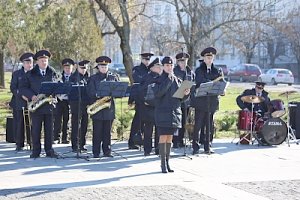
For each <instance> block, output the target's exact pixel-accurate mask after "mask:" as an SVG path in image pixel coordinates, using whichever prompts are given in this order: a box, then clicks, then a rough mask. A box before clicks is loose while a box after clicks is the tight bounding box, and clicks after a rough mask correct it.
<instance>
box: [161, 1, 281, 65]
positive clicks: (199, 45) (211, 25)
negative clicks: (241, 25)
mask: <svg viewBox="0 0 300 200" xmlns="http://www.w3.org/2000/svg"><path fill="white" fill-rule="evenodd" d="M161 1H164V2H168V3H170V4H172V5H174V6H175V8H176V13H177V17H178V22H179V28H180V32H181V35H182V37H183V40H184V43H185V45H186V48H187V50H188V52H189V54H190V55H191V58H190V60H189V65H190V66H193V64H194V63H195V58H196V57H197V54H198V53H199V52H198V51H199V50H201V49H203V48H205V47H206V46H210V45H212V46H214V45H215V41H216V38H220V37H221V35H222V34H224V31H228V28H229V27H232V26H235V25H236V24H237V23H238V22H245V21H253V22H255V21H259V20H260V18H259V17H260V16H261V15H260V14H261V13H263V12H264V11H265V10H266V9H267V8H268V7H269V6H270V5H273V4H275V3H276V2H278V1H280V0H275V1H272V2H266V3H264V4H261V5H260V6H257V5H256V4H257V1H250V0H243V1H240V0H230V1H204V0H161ZM185 21H188V23H185ZM221 28H223V29H222V30H221ZM225 28H227V30H226V29H225ZM253 36H254V35H253ZM253 36H252V37H253ZM253 46H255V44H250V43H248V44H245V47H244V48H247V49H249V51H248V53H247V56H248V58H249V57H252V55H251V54H252V53H251V50H250V49H252V48H253Z"/></svg>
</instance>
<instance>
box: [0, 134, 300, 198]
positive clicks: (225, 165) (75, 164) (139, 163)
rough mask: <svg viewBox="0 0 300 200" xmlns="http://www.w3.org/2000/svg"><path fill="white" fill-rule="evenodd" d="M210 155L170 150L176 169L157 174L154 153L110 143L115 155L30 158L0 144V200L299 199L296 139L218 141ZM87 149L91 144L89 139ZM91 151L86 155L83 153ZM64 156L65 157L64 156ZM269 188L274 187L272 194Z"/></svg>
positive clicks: (64, 152) (299, 158)
mask: <svg viewBox="0 0 300 200" xmlns="http://www.w3.org/2000/svg"><path fill="white" fill-rule="evenodd" d="M213 147H214V150H215V152H216V153H215V154H213V155H210V156H208V155H205V154H200V155H197V156H192V155H190V153H191V151H192V150H191V149H190V148H187V151H186V152H187V155H188V156H182V155H183V149H176V150H173V152H172V154H173V156H172V159H171V166H172V167H173V169H174V170H175V172H174V173H168V174H162V173H160V160H159V158H158V157H157V156H155V155H151V156H148V157H144V156H143V152H142V151H138V150H127V147H126V142H117V143H116V144H115V145H113V150H114V153H113V154H114V158H101V159H100V160H95V159H90V160H89V161H86V160H85V159H81V158H80V159H77V158H69V157H73V156H75V157H76V154H74V153H68V151H69V150H70V149H71V148H70V146H69V145H62V144H57V145H55V146H54V148H55V150H56V151H57V152H59V153H60V154H61V155H62V156H63V157H65V158H64V159H51V158H45V157H41V158H38V159H36V160H33V159H30V158H29V154H30V152H29V151H23V152H20V153H16V152H15V151H14V145H13V144H10V143H4V142H2V143H0V199H20V198H25V199H54V198H55V199H58V198H63V199H89V198H97V199H104V198H105V199H131V200H133V199H134V200H135V199H174V200H175V199H189V200H190V199H208V200H209V199H222V200H223V199H230V200H235V199H269V198H270V199H282V198H284V199H300V184H299V183H300V181H299V180H300V173H299V171H300V145H296V144H293V143H292V144H291V146H290V147H288V146H287V144H285V143H284V144H282V145H279V146H273V147H266V146H252V145H235V144H233V143H231V140H228V139H227V140H225V139H219V140H218V139H216V140H214V144H213ZM88 149H89V150H91V146H90V145H88ZM83 155H88V154H83ZM67 156H68V158H67ZM272 191H273V192H272Z"/></svg>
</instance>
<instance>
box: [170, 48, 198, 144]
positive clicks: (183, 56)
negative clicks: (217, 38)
mask: <svg viewBox="0 0 300 200" xmlns="http://www.w3.org/2000/svg"><path fill="white" fill-rule="evenodd" d="M175 58H176V61H177V65H176V66H175V68H174V74H175V75H176V76H177V77H178V78H179V79H181V80H182V81H184V80H189V81H193V82H194V81H195V73H194V72H193V71H192V70H191V68H190V67H189V66H188V65H187V63H188V59H189V58H190V55H189V54H188V53H185V52H181V53H178V54H177V55H176V57H175ZM189 106H190V102H189V101H184V102H182V104H181V110H182V127H181V128H180V129H179V130H178V133H177V134H175V135H174V137H173V148H178V147H183V146H184V142H183V140H184V133H185V124H186V117H187V113H188V112H189Z"/></svg>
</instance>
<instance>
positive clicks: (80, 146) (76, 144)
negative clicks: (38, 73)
mask: <svg viewBox="0 0 300 200" xmlns="http://www.w3.org/2000/svg"><path fill="white" fill-rule="evenodd" d="M89 63H90V61H88V60H82V61H80V62H78V64H77V69H76V70H75V72H74V73H73V74H71V76H70V82H71V83H72V85H73V86H74V85H75V86H77V87H79V88H80V89H79V90H80V94H81V95H80V96H79V92H78V88H77V87H72V89H71V92H72V90H73V89H75V90H76V91H75V93H76V96H75V95H74V96H73V97H71V95H70V96H69V104H70V108H71V127H72V128H71V143H72V151H73V152H78V151H87V149H86V148H85V144H86V133H87V127H88V114H87V106H88V105H89V103H90V99H89V98H88V95H87V82H88V79H89V74H88V72H87V70H88V64H89ZM79 108H80V110H79ZM79 123H80V126H79ZM79 127H80V130H78V128H79ZM78 138H79V140H78Z"/></svg>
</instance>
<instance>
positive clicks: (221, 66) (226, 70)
mask: <svg viewBox="0 0 300 200" xmlns="http://www.w3.org/2000/svg"><path fill="white" fill-rule="evenodd" d="M214 66H215V67H216V68H217V69H218V68H221V69H222V71H223V74H224V76H227V75H228V68H227V65H223V64H215V65H214Z"/></svg>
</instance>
